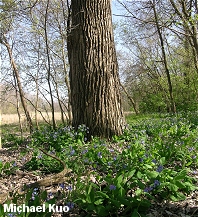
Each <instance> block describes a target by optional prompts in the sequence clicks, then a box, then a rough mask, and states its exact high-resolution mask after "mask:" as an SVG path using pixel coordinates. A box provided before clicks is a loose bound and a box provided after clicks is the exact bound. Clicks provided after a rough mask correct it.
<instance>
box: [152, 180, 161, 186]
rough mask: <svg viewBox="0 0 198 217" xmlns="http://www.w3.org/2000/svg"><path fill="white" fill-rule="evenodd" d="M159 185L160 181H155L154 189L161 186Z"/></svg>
mask: <svg viewBox="0 0 198 217" xmlns="http://www.w3.org/2000/svg"><path fill="white" fill-rule="evenodd" d="M159 185H160V182H159V180H155V181H154V186H153V187H154V188H156V187H157V186H159Z"/></svg>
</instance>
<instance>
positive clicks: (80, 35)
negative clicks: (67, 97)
mask: <svg viewBox="0 0 198 217" xmlns="http://www.w3.org/2000/svg"><path fill="white" fill-rule="evenodd" d="M71 20H72V25H71V29H70V32H68V54H69V63H70V82H71V104H72V113H73V126H74V127H75V128H77V127H78V125H80V124H85V125H86V126H87V127H89V132H90V135H93V136H100V137H106V138H109V137H111V136H112V135H115V134H117V135H119V134H121V133H122V130H123V128H124V124H125V121H124V117H123V110H122V107H121V96H120V89H119V88H120V87H119V77H118V65H117V58H116V52H115V45H114V38H113V30H112V18H111V1H110V0H101V1H98V0H72V2H71Z"/></svg>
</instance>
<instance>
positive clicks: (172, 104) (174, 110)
mask: <svg viewBox="0 0 198 217" xmlns="http://www.w3.org/2000/svg"><path fill="white" fill-rule="evenodd" d="M155 4H156V3H155V0H153V12H154V16H155V22H156V27H157V32H158V35H159V39H160V44H161V50H162V58H163V64H164V68H165V71H166V76H167V80H168V87H169V95H170V101H171V111H172V112H173V113H176V106H175V101H174V97H173V88H172V82H171V77H170V71H169V68H168V63H167V59H166V52H165V49H164V40H163V37H162V33H161V30H160V26H159V21H158V15H157V12H156V8H155Z"/></svg>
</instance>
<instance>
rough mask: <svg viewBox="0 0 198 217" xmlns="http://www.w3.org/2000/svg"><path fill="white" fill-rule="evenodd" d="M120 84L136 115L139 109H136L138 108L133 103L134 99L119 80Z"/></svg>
mask: <svg viewBox="0 0 198 217" xmlns="http://www.w3.org/2000/svg"><path fill="white" fill-rule="evenodd" d="M120 86H121V87H122V89H123V90H124V92H125V94H126V95H127V97H128V99H129V100H130V102H131V104H132V106H133V109H134V111H135V114H136V115H138V114H139V111H138V109H137V107H136V104H135V101H134V99H133V98H132V97H131V96H130V95H129V94H128V92H127V90H126V88H125V87H124V86H123V85H122V84H121V82H120Z"/></svg>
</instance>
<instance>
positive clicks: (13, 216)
mask: <svg viewBox="0 0 198 217" xmlns="http://www.w3.org/2000/svg"><path fill="white" fill-rule="evenodd" d="M8 217H16V215H15V214H14V213H8Z"/></svg>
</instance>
